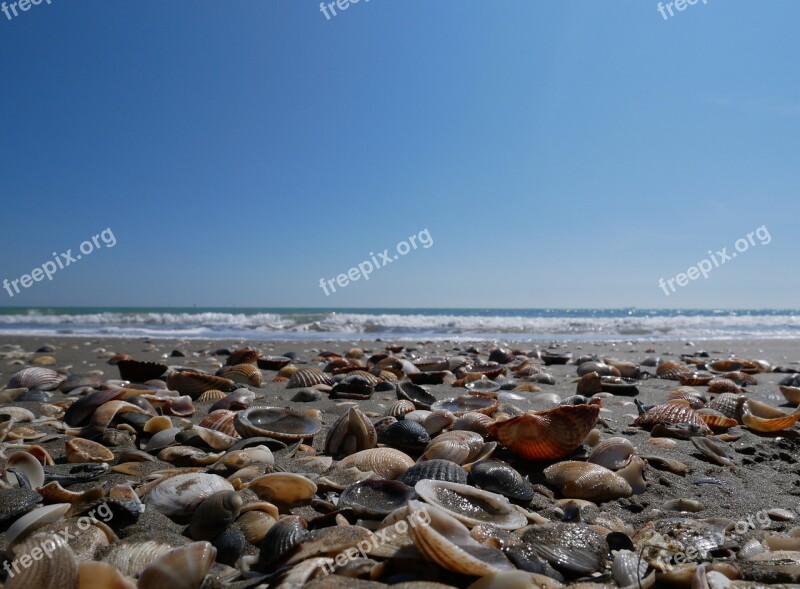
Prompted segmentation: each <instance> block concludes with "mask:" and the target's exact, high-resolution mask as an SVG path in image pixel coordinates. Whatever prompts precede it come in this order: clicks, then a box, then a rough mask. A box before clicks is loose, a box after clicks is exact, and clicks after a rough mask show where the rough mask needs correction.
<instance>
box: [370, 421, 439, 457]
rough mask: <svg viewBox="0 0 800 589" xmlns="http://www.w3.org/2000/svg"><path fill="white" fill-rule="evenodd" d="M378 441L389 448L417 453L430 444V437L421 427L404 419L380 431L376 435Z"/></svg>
mask: <svg viewBox="0 0 800 589" xmlns="http://www.w3.org/2000/svg"><path fill="white" fill-rule="evenodd" d="M426 421H427V420H426ZM378 441H379V442H380V443H381V444H386V445H387V446H389V447H390V448H397V449H398V450H403V451H409V452H419V451H422V450H423V449H424V448H425V446H427V445H428V444H429V443H430V441H431V437H430V435H429V434H428V432H427V431H425V428H424V427H423V426H422V425H420V424H419V423H416V422H414V421H410V420H408V419H404V420H403V421H398V422H396V423H393V424H392V425H390V426H389V427H387V428H386V429H384V430H382V431H381V432H380V434H379V435H378Z"/></svg>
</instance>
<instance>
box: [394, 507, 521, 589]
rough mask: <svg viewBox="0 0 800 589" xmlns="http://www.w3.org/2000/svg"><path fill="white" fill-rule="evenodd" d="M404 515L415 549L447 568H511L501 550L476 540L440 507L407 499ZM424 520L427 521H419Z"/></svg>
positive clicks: (472, 571)
mask: <svg viewBox="0 0 800 589" xmlns="http://www.w3.org/2000/svg"><path fill="white" fill-rule="evenodd" d="M405 519H406V520H407V521H408V522H410V524H411V525H409V527H408V535H409V537H410V538H411V540H412V542H413V543H414V546H415V547H416V548H417V550H419V552H420V553H421V554H422V556H423V557H424V558H425V559H426V560H429V561H431V562H434V563H436V564H438V565H439V566H441V567H442V568H444V569H447V570H448V571H453V572H455V573H461V574H465V575H471V576H484V575H489V574H492V573H498V572H502V571H510V570H514V566H513V565H512V564H511V563H510V562H509V561H508V559H507V558H506V557H505V555H504V554H503V553H502V552H501V551H500V550H497V549H496V548H490V547H488V546H484V545H483V544H480V543H478V542H477V541H476V540H474V539H473V538H472V536H471V535H470V533H469V530H468V529H467V528H466V527H465V526H464V524H462V523H461V522H459V521H458V520H457V519H455V518H454V517H451V516H450V515H448V514H447V513H445V512H444V511H443V510H441V509H439V508H436V507H432V506H428V505H425V504H424V503H420V502H419V501H409V502H408V507H406V512H405ZM425 522H429V523H428V524H427V525H421V524H424V523H425ZM415 523H416V525H413V524H415Z"/></svg>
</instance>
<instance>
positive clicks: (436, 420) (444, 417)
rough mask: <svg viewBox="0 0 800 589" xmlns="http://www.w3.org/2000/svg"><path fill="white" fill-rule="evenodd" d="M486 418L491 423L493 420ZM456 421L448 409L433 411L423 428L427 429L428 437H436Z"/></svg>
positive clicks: (424, 422)
mask: <svg viewBox="0 0 800 589" xmlns="http://www.w3.org/2000/svg"><path fill="white" fill-rule="evenodd" d="M476 415H478V414H476ZM485 417H486V418H487V419H488V420H489V421H491V420H492V419H491V417H488V416H485ZM455 420H456V416H455V415H453V414H452V413H451V412H450V411H447V410H446V409H437V410H436V411H431V414H430V415H428V417H426V418H425V421H423V422H422V427H423V428H425V431H426V432H428V435H431V436H435V435H436V434H438V433H440V432H441V431H442V430H444V429H446V428H448V427H450V426H451V425H452V424H453V422H454V421H455Z"/></svg>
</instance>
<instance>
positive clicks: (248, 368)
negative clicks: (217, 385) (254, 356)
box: [217, 364, 264, 387]
mask: <svg viewBox="0 0 800 589" xmlns="http://www.w3.org/2000/svg"><path fill="white" fill-rule="evenodd" d="M217 376H221V377H223V378H228V379H230V380H232V381H233V382H235V383H239V384H249V385H251V386H254V387H260V386H261V385H262V384H263V383H264V377H263V376H262V374H261V371H260V370H259V369H258V367H257V366H256V365H255V364H236V365H234V366H223V367H222V368H220V369H219V370H218V371H217Z"/></svg>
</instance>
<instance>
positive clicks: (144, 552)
mask: <svg viewBox="0 0 800 589" xmlns="http://www.w3.org/2000/svg"><path fill="white" fill-rule="evenodd" d="M183 540H185V538H181V541H183ZM175 548H176V546H175V545H174V544H170V543H167V542H165V541H161V540H152V539H150V538H141V537H139V538H137V537H136V536H132V537H130V538H125V539H123V540H120V541H119V542H114V543H113V544H112V545H111V547H110V549H109V551H108V553H107V554H106V555H105V556H104V557H103V562H105V563H107V564H109V565H111V566H113V567H114V568H115V569H117V570H119V571H120V572H121V573H122V574H123V575H125V576H129V577H138V576H139V575H141V574H142V571H143V570H144V569H145V568H146V567H147V565H149V564H150V563H152V562H153V561H155V560H156V559H158V558H159V557H160V556H162V555H164V554H167V553H169V552H172V551H173V550H174V549H175Z"/></svg>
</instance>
